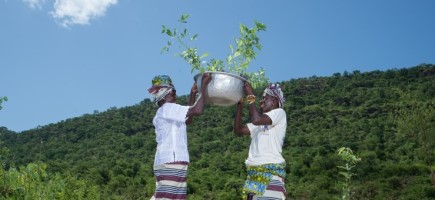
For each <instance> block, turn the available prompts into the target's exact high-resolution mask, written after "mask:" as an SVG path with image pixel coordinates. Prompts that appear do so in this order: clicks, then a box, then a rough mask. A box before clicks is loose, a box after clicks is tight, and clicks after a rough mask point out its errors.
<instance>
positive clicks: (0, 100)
mask: <svg viewBox="0 0 435 200" xmlns="http://www.w3.org/2000/svg"><path fill="white" fill-rule="evenodd" d="M4 101H8V97H0V110H1V109H2V108H3V107H2V103H3V102H4Z"/></svg>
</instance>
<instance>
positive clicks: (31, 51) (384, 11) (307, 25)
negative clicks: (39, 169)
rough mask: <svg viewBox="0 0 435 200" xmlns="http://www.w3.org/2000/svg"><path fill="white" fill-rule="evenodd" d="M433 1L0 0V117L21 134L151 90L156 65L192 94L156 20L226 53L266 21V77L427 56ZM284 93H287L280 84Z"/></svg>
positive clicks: (372, 66)
mask: <svg viewBox="0 0 435 200" xmlns="http://www.w3.org/2000/svg"><path fill="white" fill-rule="evenodd" d="M434 8H435V1H433V0H418V1H409V0H382V1H379V0H365V1H343V0H341V1H339V0H328V1H321V0H318V1H306V0H298V1H292V0H274V1H252V0H237V1H234V0H231V1H229V0H219V1H201V0H191V1H175V0H172V1H170V0H150V1H138V0H122V1H121V0H93V1H88V0H0V26H1V27H0V75H1V76H0V97H1V96H7V97H8V99H9V100H8V101H7V102H4V103H3V104H2V106H3V109H2V110H1V111H0V127H1V126H4V127H7V128H8V129H9V130H13V131H16V132H21V131H24V130H29V129H32V128H36V127H37V126H44V125H47V124H50V123H57V122H59V121H62V120H66V119H68V118H73V117H79V116H81V115H83V114H87V113H89V114H92V113H93V112H94V111H95V110H98V111H100V112H102V111H105V110H107V109H109V108H110V107H118V108H120V107H125V106H132V105H136V104H138V103H140V102H141V101H142V100H144V99H145V98H151V97H150V95H149V94H148V93H147V88H148V87H149V86H150V84H151V79H152V78H153V77H154V76H155V75H158V74H167V75H169V76H171V77H172V79H173V82H174V83H175V85H176V87H177V93H178V94H179V95H184V94H188V92H189V90H190V87H191V85H192V83H193V76H194V74H195V73H193V74H192V73H191V72H190V69H191V68H190V66H189V65H187V64H186V63H185V62H184V61H183V60H182V59H181V58H179V57H176V56H174V53H175V52H171V53H165V54H161V52H160V50H161V49H162V47H163V46H164V45H165V44H166V41H168V39H169V38H168V37H166V36H165V35H162V34H161V27H162V25H167V26H169V27H177V26H178V23H177V22H176V20H177V19H178V18H179V17H180V16H181V14H184V13H188V14H190V18H189V23H188V29H189V31H190V32H192V33H198V34H199V38H198V41H197V42H196V43H195V44H196V46H197V47H198V48H199V51H200V52H207V53H209V54H210V56H209V58H218V59H224V58H225V57H226V55H227V54H228V53H229V48H228V46H229V45H230V44H233V38H234V37H236V36H238V34H239V32H238V31H239V24H240V23H242V24H245V25H247V26H249V27H252V26H253V22H254V20H257V21H260V22H262V23H264V24H265V25H266V26H267V31H266V32H261V33H259V37H260V41H261V44H262V45H263V49H262V50H261V51H260V52H259V53H258V56H257V59H256V60H255V61H254V62H252V63H251V65H250V67H249V70H250V71H251V70H252V71H256V70H258V69H259V68H260V67H262V68H264V69H265V70H266V76H267V77H268V78H269V79H270V80H271V81H272V82H278V81H286V80H290V79H293V78H302V77H310V76H314V75H315V76H330V75H332V74H333V73H336V72H340V73H342V72H344V71H348V72H352V71H354V70H360V71H362V72H365V71H372V70H387V69H393V68H403V67H412V66H416V65H419V64H422V63H430V64H433V63H435V37H434V33H435V20H434V17H433V9H434ZM284 92H285V91H284Z"/></svg>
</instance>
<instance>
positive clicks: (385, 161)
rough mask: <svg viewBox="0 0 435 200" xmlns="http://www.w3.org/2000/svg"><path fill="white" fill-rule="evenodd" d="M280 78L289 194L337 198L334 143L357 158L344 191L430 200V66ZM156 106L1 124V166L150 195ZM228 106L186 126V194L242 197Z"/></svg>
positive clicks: (107, 192)
mask: <svg viewBox="0 0 435 200" xmlns="http://www.w3.org/2000/svg"><path fill="white" fill-rule="evenodd" d="M280 84H281V85H282V87H283V91H284V93H285V95H286V99H287V101H286V103H285V106H284V109H285V110H286V112H287V117H288V128H287V135H286V138H285V142H284V147H283V155H284V158H285V159H286V161H287V166H288V168H287V174H288V176H287V178H286V188H287V191H288V197H289V198H290V199H319V200H320V199H321V200H326V199H337V198H340V193H341V188H340V186H339V182H340V181H342V176H341V175H340V174H339V168H338V167H337V166H338V165H342V164H343V163H342V160H341V159H340V158H339V157H338V155H337V150H338V149H339V148H340V147H350V148H351V149H352V150H353V152H354V153H355V154H356V155H357V156H358V157H360V158H361V159H362V160H361V162H359V163H358V164H357V166H356V167H355V168H354V173H355V174H356V175H355V176H354V177H352V182H351V191H352V199H435V179H434V174H432V177H431V171H433V170H435V167H434V166H433V164H434V161H435V128H434V127H435V109H434V108H435V65H431V64H422V65H419V66H415V67H410V68H403V69H391V70H387V71H371V72H360V71H353V72H344V73H336V74H334V75H332V76H330V77H309V78H298V79H291V80H289V81H284V82H281V83H280ZM261 92H262V91H260V90H258V91H257V94H258V95H257V96H260V95H261ZM144 96H147V95H146V94H144ZM187 98H188V97H187V96H181V97H179V98H178V100H179V103H181V104H186V101H187ZM156 109H157V107H156V106H154V104H153V103H152V102H151V101H150V100H149V99H145V100H144V101H142V102H140V103H139V104H137V105H133V106H128V107H123V108H110V109H108V110H107V111H104V112H95V113H94V114H86V115H83V116H81V117H77V118H72V119H67V120H65V121H61V122H59V123H56V124H49V125H46V126H42V127H38V128H36V129H32V130H27V131H23V132H21V133H15V132H13V131H9V130H8V129H7V128H6V127H1V128H0V141H2V142H3V145H4V146H5V147H6V148H8V149H9V153H8V154H7V156H6V157H0V158H1V159H3V160H2V161H3V162H4V163H5V166H4V167H5V168H8V167H9V166H22V165H27V164H28V163H31V162H39V161H42V162H43V163H45V164H46V165H47V172H48V173H51V174H55V173H59V174H63V175H65V176H67V175H70V176H73V177H75V178H77V179H78V180H87V181H89V183H90V184H91V185H93V186H97V187H98V188H99V189H98V190H99V191H100V194H99V196H100V198H101V199H149V197H150V196H152V194H153V192H154V186H155V180H154V177H153V173H152V165H153V160H154V154H155V149H156V142H155V134H154V127H153V125H152V118H153V116H154V114H155V111H156ZM0 112H1V111H0ZM234 113H235V106H231V107H219V106H210V105H209V106H207V107H206V109H205V113H204V115H202V116H200V117H197V118H195V119H194V121H193V123H192V124H191V125H190V126H188V140H189V152H190V155H191V164H190V165H189V177H188V193H189V199H219V200H220V199H239V198H240V189H241V186H242V183H243V181H244V178H245V167H244V160H245V159H246V157H247V154H248V147H249V141H250V138H249V137H237V136H235V134H234V133H233V132H232V122H233V115H234ZM0 114H1V113H0ZM245 116H247V114H245ZM0 197H1V196H0Z"/></svg>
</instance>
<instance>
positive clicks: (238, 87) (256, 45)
mask: <svg viewBox="0 0 435 200" xmlns="http://www.w3.org/2000/svg"><path fill="white" fill-rule="evenodd" d="M188 18H189V15H188V14H183V15H182V16H181V17H180V19H179V20H178V22H180V23H181V24H184V25H185V24H187V19H188ZM239 29H240V36H239V37H237V38H235V39H234V42H235V46H233V45H231V44H230V46H229V48H230V54H229V55H228V56H227V57H226V59H225V61H223V60H220V59H215V58H212V59H210V60H209V61H208V62H207V61H205V59H206V58H207V57H208V56H209V55H208V53H203V54H202V55H199V53H198V48H197V47H191V46H189V44H190V43H192V42H193V41H195V40H196V39H197V37H198V34H191V33H189V31H188V30H187V29H186V28H182V29H180V30H179V29H176V28H168V27H166V26H165V25H163V26H162V34H166V35H167V36H169V37H170V39H171V40H169V41H168V42H167V44H166V46H165V47H163V49H162V52H168V51H169V50H170V47H171V46H172V45H173V41H174V42H175V43H178V44H179V48H182V49H183V51H182V52H181V53H179V54H178V55H179V56H180V57H182V58H183V59H184V60H185V61H186V62H187V63H188V64H189V65H190V66H191V68H192V69H191V72H192V73H193V72H195V71H196V72H197V74H196V75H195V76H194V80H195V81H196V82H197V83H198V87H199V88H200V87H201V85H200V83H201V80H200V79H201V77H202V76H201V74H202V73H204V72H207V73H211V75H212V76H213V79H212V82H211V83H210V84H209V85H208V88H207V90H208V95H207V96H206V97H205V98H206V101H207V102H208V103H211V104H213V105H220V106H230V105H234V104H236V103H237V102H238V101H239V100H240V98H242V96H243V84H244V81H248V82H249V83H250V84H251V86H252V87H253V88H257V87H260V86H264V85H266V84H267V83H268V78H266V77H265V71H264V69H263V68H260V70H258V71H256V72H248V71H247V69H248V67H249V64H250V63H251V61H252V60H253V59H255V58H256V56H257V51H256V50H261V48H262V46H261V44H260V42H259V41H260V39H259V38H258V36H257V33H258V32H260V31H265V30H266V26H265V25H264V24H262V23H260V22H257V21H255V26H254V27H252V28H248V27H247V26H245V25H243V24H240V25H239Z"/></svg>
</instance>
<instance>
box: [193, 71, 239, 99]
mask: <svg viewBox="0 0 435 200" xmlns="http://www.w3.org/2000/svg"><path fill="white" fill-rule="evenodd" d="M206 73H210V74H211V76H212V80H211V82H210V83H209V84H208V87H207V91H208V94H207V95H206V96H205V101H206V102H207V103H209V104H212V105H218V106H231V105H234V104H236V103H237V102H239V101H240V99H241V98H242V97H243V85H244V82H245V81H246V79H245V78H243V77H241V76H239V75H235V74H231V73H227V72H206ZM201 79H202V73H200V74H196V75H195V76H194V80H195V81H196V84H197V87H198V90H199V91H201Z"/></svg>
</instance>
